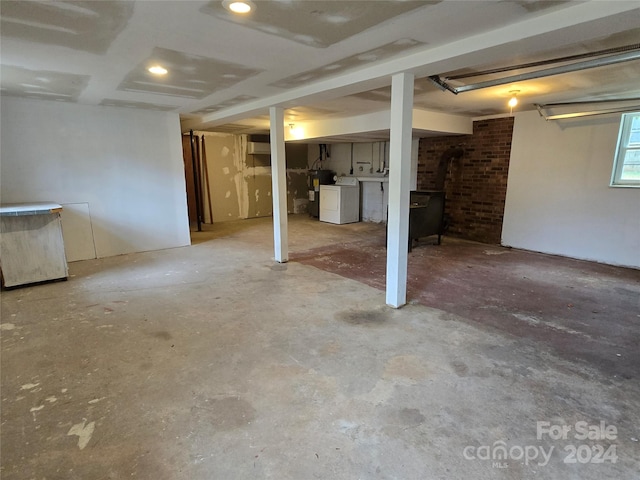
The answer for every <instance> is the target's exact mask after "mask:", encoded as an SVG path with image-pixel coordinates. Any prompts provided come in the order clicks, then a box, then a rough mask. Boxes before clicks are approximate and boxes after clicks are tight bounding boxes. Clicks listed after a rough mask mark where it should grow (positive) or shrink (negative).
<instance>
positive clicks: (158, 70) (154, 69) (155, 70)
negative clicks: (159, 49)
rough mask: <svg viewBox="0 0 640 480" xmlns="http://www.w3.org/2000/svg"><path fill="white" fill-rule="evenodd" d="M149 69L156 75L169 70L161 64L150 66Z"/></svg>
mask: <svg viewBox="0 0 640 480" xmlns="http://www.w3.org/2000/svg"><path fill="white" fill-rule="evenodd" d="M149 71H150V72H151V73H153V74H154V75H166V74H167V72H168V70H167V69H166V68H164V67H161V66H160V65H154V66H153V67H149Z"/></svg>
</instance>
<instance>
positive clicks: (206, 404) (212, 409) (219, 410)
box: [191, 396, 256, 430]
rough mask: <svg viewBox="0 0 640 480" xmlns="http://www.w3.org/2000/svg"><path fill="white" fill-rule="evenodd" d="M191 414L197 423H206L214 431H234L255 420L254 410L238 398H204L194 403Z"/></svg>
mask: <svg viewBox="0 0 640 480" xmlns="http://www.w3.org/2000/svg"><path fill="white" fill-rule="evenodd" d="M191 413H192V415H193V417H194V419H195V420H196V421H197V422H198V423H208V424H210V425H213V426H214V427H215V429H216V430H235V429H237V428H241V427H244V426H246V425H247V424H249V423H250V422H251V421H252V420H253V419H254V418H255V413H256V411H255V409H254V408H253V406H252V405H251V404H250V403H249V402H247V401H246V400H244V399H242V398H240V397H236V396H233V397H220V398H205V399H202V400H198V401H196V404H195V405H194V406H193V407H191Z"/></svg>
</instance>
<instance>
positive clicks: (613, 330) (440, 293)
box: [291, 230, 640, 379]
mask: <svg viewBox="0 0 640 480" xmlns="http://www.w3.org/2000/svg"><path fill="white" fill-rule="evenodd" d="M487 247H488V245H486V244H481V243H473V242H466V241H464V240H458V239H453V238H449V237H445V239H444V241H443V244H442V245H420V246H417V247H416V248H414V250H413V251H412V252H411V253H410V254H409V260H408V278H407V280H408V283H407V299H408V300H409V301H410V303H416V302H418V303H420V304H422V305H425V306H427V307H431V308H436V309H439V310H441V311H443V312H447V313H448V314H451V315H453V317H451V320H455V321H456V322H460V321H461V322H465V323H470V324H474V325H480V326H481V327H482V328H485V329H487V330H491V331H493V332H500V333H502V334H504V335H507V336H509V337H515V338H520V339H524V340H525V341H532V342H535V343H536V344H537V345H544V346H545V347H547V348H548V349H550V350H552V351H553V352H554V353H555V354H557V355H559V356H560V357H563V358H566V359H568V360H571V361H575V360H581V361H583V362H585V363H588V364H590V365H591V366H593V367H596V368H597V369H598V370H600V371H602V372H603V373H605V374H607V375H611V376H620V377H622V378H625V379H631V378H638V364H639V358H638V357H640V354H638V353H636V351H637V350H638V349H637V345H638V344H639V343H640V331H639V330H638V328H637V325H638V316H637V311H638V297H639V296H640V271H638V270H634V269H630V268H620V267H614V266H610V265H604V264H598V263H593V262H587V261H583V260H574V259H570V258H565V257H557V256H552V255H545V254H539V253H535V252H526V251H522V250H517V249H511V250H509V255H487V254H486V253H485V251H486V250H487ZM489 247H491V248H492V249H497V248H499V247H497V246H494V245H491V246H489ZM381 249H384V230H381V232H380V233H379V234H378V235H377V236H376V235H372V236H371V237H370V238H367V239H362V240H359V241H354V242H350V243H340V244H336V245H329V246H323V247H318V248H314V249H310V250H307V251H304V252H296V253H294V254H293V255H292V258H291V259H292V261H297V262H300V263H303V264H306V265H311V266H314V267H316V268H320V269H322V270H326V271H329V272H332V273H336V274H338V275H342V276H344V277H347V278H352V279H354V280H357V281H360V282H362V283H365V284H367V285H369V286H371V287H374V288H378V289H380V290H382V291H384V289H385V287H386V281H385V272H386V258H385V256H384V255H380V251H381ZM382 251H384V250H382ZM469 267H472V268H469ZM594 312H598V314H597V315H595V314H594ZM340 319H341V320H343V321H346V322H349V323H353V324H375V323H376V319H378V320H379V321H383V318H381V316H380V312H376V314H374V315H371V317H370V316H369V314H368V313H367V312H345V313H343V314H342V315H341V316H340ZM448 319H449V318H447V320H448Z"/></svg>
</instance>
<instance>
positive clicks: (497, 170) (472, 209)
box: [418, 117, 513, 244]
mask: <svg viewBox="0 0 640 480" xmlns="http://www.w3.org/2000/svg"><path fill="white" fill-rule="evenodd" d="M512 133H513V117H505V118H497V119H492V120H479V121H477V122H474V123H473V135H462V136H450V137H434V138H422V139H420V148H419V151H418V189H419V190H420V189H422V190H434V189H438V188H437V185H436V183H437V182H436V178H437V172H438V165H439V164H440V159H441V157H442V156H443V153H445V152H446V151H447V150H448V149H451V148H452V147H460V148H462V149H463V152H464V153H463V155H462V157H461V158H458V159H454V160H450V161H448V162H447V163H448V165H447V166H446V177H445V191H446V201H447V204H446V210H445V213H446V214H447V215H448V217H449V229H448V231H447V234H448V235H451V236H454V237H460V238H466V239H468V240H475V241H478V242H484V243H495V244H499V243H500V238H501V233H502V218H503V214H504V202H505V197H506V194H507V174H508V171H509V157H510V155H511V136H512Z"/></svg>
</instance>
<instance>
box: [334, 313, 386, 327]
mask: <svg viewBox="0 0 640 480" xmlns="http://www.w3.org/2000/svg"><path fill="white" fill-rule="evenodd" d="M336 318H337V319H338V320H341V321H343V322H346V323H350V324H351V325H380V324H383V323H384V322H386V321H387V319H388V314H387V313H386V312H383V311H381V310H346V311H343V312H338V313H337V314H336Z"/></svg>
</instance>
